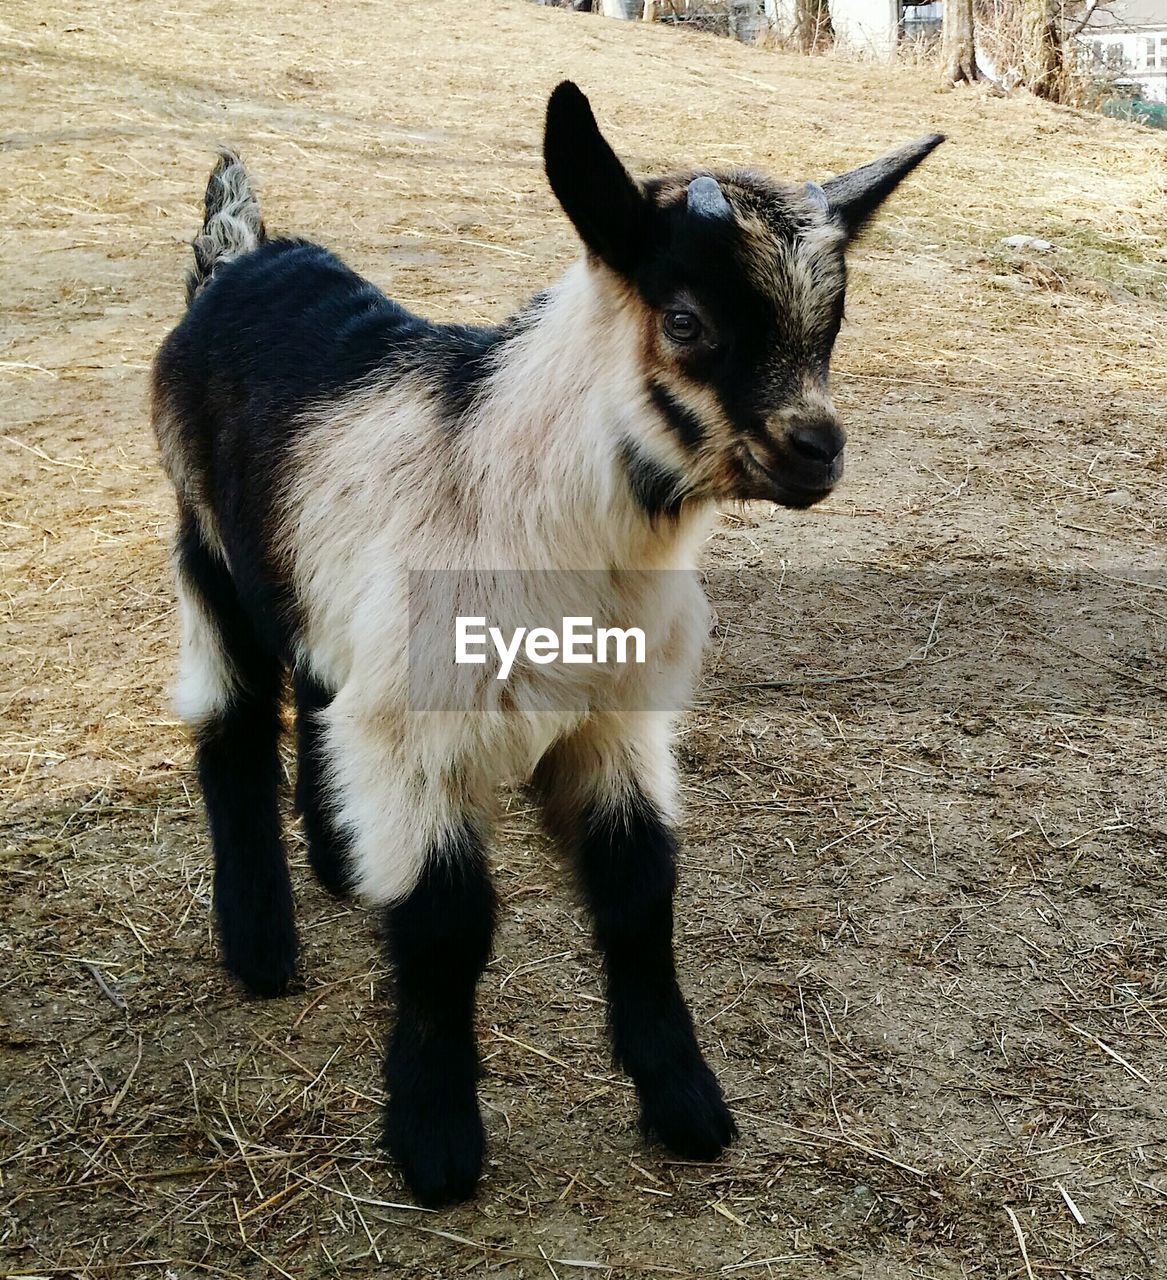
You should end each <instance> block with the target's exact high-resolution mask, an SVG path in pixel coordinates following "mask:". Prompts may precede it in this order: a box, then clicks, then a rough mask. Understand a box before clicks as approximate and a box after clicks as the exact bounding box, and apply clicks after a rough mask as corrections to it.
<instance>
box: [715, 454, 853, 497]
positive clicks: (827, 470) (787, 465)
mask: <svg viewBox="0 0 1167 1280" xmlns="http://www.w3.org/2000/svg"><path fill="white" fill-rule="evenodd" d="M737 461H738V473H739V488H738V492H737V493H736V494H735V495H734V496H735V497H738V498H756V499H762V500H763V501H767V502H776V503H778V505H779V506H782V507H788V508H790V509H791V510H793V511H805V510H806V509H807V507H813V506H814V505H815V504H816V503H819V502H822V500H823V499H824V498H826V497H829V496H830V494H831V493H832V492H833V490H834V488H835V485H837V484H838V483H839V481H840V480H841V479H842V476H843V455H842V454H841V453H840V454H839V455H838V457H836V458H835V459H834V460H833V461H832V462H831V463H830V464H829V465H824V466H808V465H807V464H806V463H805V462H803V461H801V460H794V459H790V460H788V459H786V458H782V459H781V464H780V465H781V469H780V470H779V469H778V467H775V466H773V465H771V464H769V463H767V462H763V461H762V460H761V459H760V458H759V457H758V455H757V454H756V453H755V452H754V450H753V449H751V448H750V446H749V444H744V445H743V447H742V448H741V449H740V450H739V451H738V454H737Z"/></svg>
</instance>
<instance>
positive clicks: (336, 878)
mask: <svg viewBox="0 0 1167 1280" xmlns="http://www.w3.org/2000/svg"><path fill="white" fill-rule="evenodd" d="M295 689H296V745H297V751H296V808H297V809H298V810H299V812H300V819H301V821H302V822H303V824H304V838H305V839H306V840H307V842H308V862H309V863H310V864H311V867H312V870H313V871H314V872H315V874H316V879H317V880H319V882H320V883H321V885H323V887H324V888H325V889H327V890H328V892H329V893H331V894H332V895H333V896H334V897H337V898H343V897H347V896H348V894H349V892H350V889H351V882H350V866H349V846H350V844H351V839H350V837H349V835H348V834H347V832H345V831H343V830H342V829H341V827H340V824H339V823H338V822H337V819H336V815H335V805H334V800H333V797H332V794H331V787H330V784H329V781H328V770H327V761H326V756H325V728H324V725H323V723H322V721H321V714H322V713H323V712H324V711H325V710H326V709H327V708H328V705H329V704H330V703H331V702H332V698H333V695H332V693H331V692H330V691H329V690H328V689H326V688H325V687H324V686H323V685H322V684H320V682H319V681H317V680H315V679H314V678H313V677H312V676H311V675H310V674H308V673H307V672H304V671H297V672H296V675H295Z"/></svg>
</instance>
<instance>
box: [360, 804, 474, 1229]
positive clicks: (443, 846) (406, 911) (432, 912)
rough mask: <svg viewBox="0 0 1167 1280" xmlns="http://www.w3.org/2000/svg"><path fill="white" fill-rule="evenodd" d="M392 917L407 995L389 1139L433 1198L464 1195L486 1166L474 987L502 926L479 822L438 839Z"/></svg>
mask: <svg viewBox="0 0 1167 1280" xmlns="http://www.w3.org/2000/svg"><path fill="white" fill-rule="evenodd" d="M384 924H385V942H386V949H387V955H388V959H389V963H390V966H391V968H392V971H393V977H394V986H395V995H396V1000H397V1012H396V1018H395V1021H394V1025H393V1030H392V1031H391V1033H390V1036H389V1045H388V1048H387V1050H386V1053H385V1087H386V1089H387V1090H388V1094H389V1098H388V1102H387V1103H386V1110H385V1146H386V1147H387V1149H388V1150H389V1153H390V1154H391V1155H392V1156H393V1158H394V1159H395V1160H396V1161H397V1163H398V1165H399V1166H400V1168H401V1172H402V1173H403V1174H404V1176H405V1180H406V1182H408V1183H409V1185H410V1187H411V1188H412V1189H413V1191H414V1193H415V1194H416V1195H417V1197H418V1198H419V1199H420V1200H421V1201H423V1203H425V1204H429V1205H433V1204H442V1203H445V1202H448V1201H452V1200H463V1199H465V1198H466V1197H467V1196H469V1195H471V1194H472V1193H473V1191H474V1185H475V1183H476V1182H477V1181H478V1175H479V1173H480V1171H481V1169H482V1153H483V1146H484V1135H483V1128H482V1117H481V1115H480V1113H479V1110H478V1098H477V1094H476V1092H475V1087H476V1081H477V1078H478V1051H477V1047H476V1045H475V1040H474V992H475V987H476V986H477V983H478V979H479V977H480V975H481V973H482V971H483V969H484V968H485V967H486V962H487V960H488V959H489V957H490V943H491V937H492V934H493V932H494V892H493V889H492V887H491V883H490V878H489V874H488V872H487V868H486V859H485V854H484V852H483V849H482V846H481V844H480V843H479V841H478V838H477V836H476V835H475V834H474V832H473V830H472V829H471V828H470V827H468V826H464V827H461V828H460V829H456V828H451V829H450V830H448V831H447V833H446V834H445V835H444V836H443V837H441V838H440V839H439V840H438V841H437V842H435V844H434V846H433V847H432V848H431V849H430V850H429V852H428V854H427V857H426V865H425V869H424V870H423V872H422V875H421V879H420V880H419V881H418V883H417V886H416V887H415V888H414V889H413V891H412V892H411V893H410V894H409V895H408V896H407V897H406V898H404V899H403V900H402V901H401V902H399V903H396V904H394V905H393V906H390V907H387V908H385V913H384Z"/></svg>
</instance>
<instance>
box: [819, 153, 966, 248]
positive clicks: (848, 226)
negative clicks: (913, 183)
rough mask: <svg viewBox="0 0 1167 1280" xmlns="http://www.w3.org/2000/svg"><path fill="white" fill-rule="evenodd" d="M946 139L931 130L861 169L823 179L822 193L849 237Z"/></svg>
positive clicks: (855, 233)
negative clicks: (824, 180) (826, 179)
mask: <svg viewBox="0 0 1167 1280" xmlns="http://www.w3.org/2000/svg"><path fill="white" fill-rule="evenodd" d="M943 141H944V135H943V134H942V133H928V134H925V135H924V137H922V138H917V139H916V140H915V142H907V143H905V144H904V145H903V146H902V147H896V148H895V150H894V151H888V152H886V153H885V154H884V155H882V156H880V157H879V159H877V160H869V161H868V162H867V164H861V165H860V166H859V168H858V169H851V170H850V171H848V172H847V173H841V174H839V176H838V177H837V178H830V179H829V180H828V181H826V182H824V183H823V186H822V190H823V194H824V195H825V196H826V197H827V204H828V206H829V208H830V212H831V215H832V216H833V217H834V219H835V221H836V222H837V223H838V224H839V225H840V226H841V227H842V228H843V230H844V231H846V233H847V235H848V237H850V236H854V235H857V234H858V233H859V232H860V231H861V230H862V229H863V226H864V224H865V223H866V222H867V220H868V219H869V218H870V217H871V215H872V214H873V213H874V212H875V211H876V209H878V208H879V206H880V205H881V204H883V202H884V201H885V200H886V199H887V198H888V196H890V195H891V193H892V192H893V191H894V190H895V189H896V187H898V186H899V185H900V183H901V182H902V181H903V180H904V179H905V178H906V177H907V176H908V174H909V173H911V172H912V170H913V169H914V168H915V167H916V165H918V164H919V163H920V161H921V160H923V159H924V157H925V156H927V155H929V154H930V153H931V152H933V151H935V150H936V148H937V147H938V146H939V145H940V144H941V143H942V142H943Z"/></svg>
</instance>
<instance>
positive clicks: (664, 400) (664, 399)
mask: <svg viewBox="0 0 1167 1280" xmlns="http://www.w3.org/2000/svg"><path fill="white" fill-rule="evenodd" d="M648 394H649V398H650V399H651V400H652V403H653V405H654V406H655V407H656V409H657V411H658V412H659V413H660V415H661V417H662V418H664V420H665V422H667V423H668V425H669V429H670V430H671V431H672V432H673V434H674V435H675V436H676V437H677V439H678V440H680V442H681V443H682V444H683V445H684V446H685V448H686V449H688V450H690V451H694V450H696V449H699V448H700V447H701V443H702V441H703V440H704V439H705V425H704V423H702V421H701V419H700V418H699V417H698V416H697V415H696V414H695V413H693V412H692V411H691V410H689V409H687V408H685V406H684V405H683V404H681V402H680V401H679V400H677V398H676V397H675V396H674V395H673V394H672V393H671V392H670V391H669V389H668V387H666V386H665V385H664V384H663V383H660V382H656V381H653V382H651V383H650V384H649V388H648Z"/></svg>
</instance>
